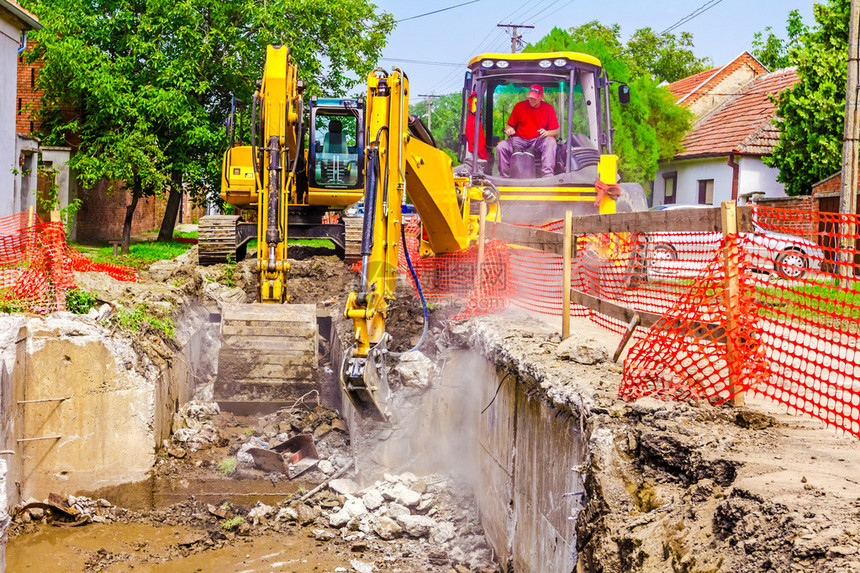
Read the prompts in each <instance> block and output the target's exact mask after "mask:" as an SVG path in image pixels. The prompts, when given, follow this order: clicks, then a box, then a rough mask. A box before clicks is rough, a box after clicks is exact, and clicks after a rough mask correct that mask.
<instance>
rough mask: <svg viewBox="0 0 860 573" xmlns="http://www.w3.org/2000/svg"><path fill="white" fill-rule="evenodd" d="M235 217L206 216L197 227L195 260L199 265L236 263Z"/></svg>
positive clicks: (237, 218)
mask: <svg viewBox="0 0 860 573" xmlns="http://www.w3.org/2000/svg"><path fill="white" fill-rule="evenodd" d="M238 222H239V216H237V215H207V216H205V217H201V218H200V221H199V225H198V227H197V259H198V262H199V264H201V265H216V264H218V263H226V262H229V261H230V260H232V261H233V262H236V260H237V253H236V223H238Z"/></svg>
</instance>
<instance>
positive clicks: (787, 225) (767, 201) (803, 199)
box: [755, 195, 818, 242]
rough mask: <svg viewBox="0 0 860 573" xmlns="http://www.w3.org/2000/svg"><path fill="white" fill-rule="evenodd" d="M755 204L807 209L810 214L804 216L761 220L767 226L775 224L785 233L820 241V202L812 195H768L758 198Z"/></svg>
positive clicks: (799, 209) (800, 209)
mask: <svg viewBox="0 0 860 573" xmlns="http://www.w3.org/2000/svg"><path fill="white" fill-rule="evenodd" d="M755 204H756V205H761V206H762V207H776V208H779V209H794V210H796V211H807V212H808V213H809V215H808V216H804V217H797V218H795V217H792V218H791V219H774V218H771V217H763V218H762V219H761V221H760V222H761V224H762V225H765V226H769V225H774V226H776V227H777V228H778V229H779V230H780V232H783V233H788V234H791V235H797V236H799V237H803V238H805V239H809V240H810V241H814V242H817V241H818V213H817V212H818V202H817V201H816V200H815V199H814V198H813V197H812V195H803V196H799V197H767V198H763V199H759V200H757V201H756V202H755Z"/></svg>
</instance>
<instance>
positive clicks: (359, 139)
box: [307, 98, 364, 204]
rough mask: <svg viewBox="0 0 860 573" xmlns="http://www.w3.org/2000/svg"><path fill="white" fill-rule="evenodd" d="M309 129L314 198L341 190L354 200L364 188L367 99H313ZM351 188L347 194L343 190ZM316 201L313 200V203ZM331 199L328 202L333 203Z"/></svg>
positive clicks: (311, 194) (311, 180)
mask: <svg viewBox="0 0 860 573" xmlns="http://www.w3.org/2000/svg"><path fill="white" fill-rule="evenodd" d="M310 126H311V129H309V130H308V140H309V141H308V170H307V173H308V186H309V188H310V190H309V191H310V197H311V198H313V197H314V196H315V195H316V196H321V195H330V193H326V192H325V191H331V190H337V193H338V194H339V195H345V197H348V196H349V195H351V194H350V193H349V192H348V191H349V190H355V193H354V195H355V197H354V198H352V197H350V198H351V199H354V200H353V201H351V203H355V201H357V200H358V199H360V198H361V196H362V193H363V190H364V181H363V176H364V174H363V167H364V101H363V100H354V99H322V98H320V99H317V98H314V99H312V100H311V108H310ZM343 191H347V193H343ZM314 203H315V201H313V199H312V200H311V204H314ZM330 203H331V201H328V203H327V204H330Z"/></svg>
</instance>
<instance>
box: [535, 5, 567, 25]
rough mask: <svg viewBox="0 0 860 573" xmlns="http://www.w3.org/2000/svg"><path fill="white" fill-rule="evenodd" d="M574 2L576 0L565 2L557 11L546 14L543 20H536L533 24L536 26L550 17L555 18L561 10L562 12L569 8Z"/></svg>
mask: <svg viewBox="0 0 860 573" xmlns="http://www.w3.org/2000/svg"><path fill="white" fill-rule="evenodd" d="M575 1H576V0H570V1H569V2H567V3H566V4H563V5H561V6H560V7H559V8H558V9H557V10H553V11H552V12H550V13H549V14H547V15H546V16H544V17H543V18H541V19H540V20H536V21H535V24H538V23H540V22H543V21H544V20H546V19H547V18H549V17H551V16H555V15H556V14H558V13H559V12H561V11H562V10H564V9H565V8H567V7H568V6H570V5H571V4H573V3H574V2H575Z"/></svg>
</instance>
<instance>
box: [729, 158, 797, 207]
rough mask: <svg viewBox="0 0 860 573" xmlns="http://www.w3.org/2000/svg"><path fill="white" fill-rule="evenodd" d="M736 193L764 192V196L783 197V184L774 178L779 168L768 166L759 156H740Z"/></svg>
mask: <svg viewBox="0 0 860 573" xmlns="http://www.w3.org/2000/svg"><path fill="white" fill-rule="evenodd" d="M738 164H739V165H740V166H741V170H740V175H739V179H738V194H739V195H743V194H744V193H759V192H764V194H765V197H785V196H786V195H785V185H783V184H782V183H779V182H778V181H777V180H776V177H777V175H779V169H775V168H773V167H768V166H767V165H765V164H764V163H763V162H762V160H761V158H760V157H741V158H740V159H739V160H738Z"/></svg>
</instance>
